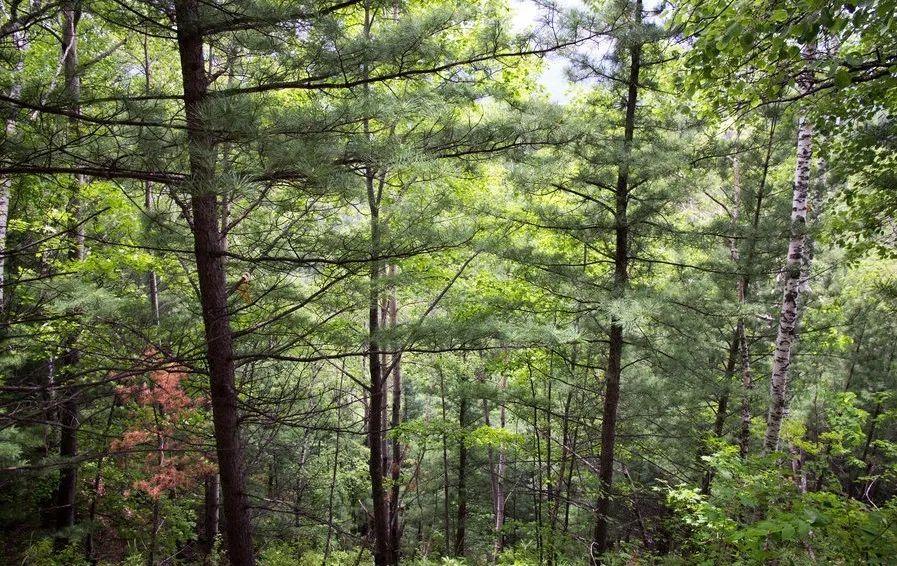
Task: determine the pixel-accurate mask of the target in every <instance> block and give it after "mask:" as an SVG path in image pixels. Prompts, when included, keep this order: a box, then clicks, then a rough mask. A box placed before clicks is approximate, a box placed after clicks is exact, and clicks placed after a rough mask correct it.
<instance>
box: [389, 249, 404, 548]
mask: <svg viewBox="0 0 897 566" xmlns="http://www.w3.org/2000/svg"><path fill="white" fill-rule="evenodd" d="M396 271H397V268H396V266H395V265H391V266H389V272H388V273H389V275H390V277H395V276H396ZM388 311H389V325H390V328H392V329H393V330H395V329H396V326H397V325H398V316H399V312H398V303H397V301H396V290H395V286H393V287H392V289H391V291H390V296H389V300H388ZM390 373H391V374H392V421H391V422H390V430H392V431H393V434H394V435H395V433H396V431H397V429H398V427H399V425H400V424H402V366H401V356H400V355H399V354H398V352H393V354H392V356H391V360H390ZM403 450H404V448H403V446H402V443H401V440H400V439H399V437H398V436H393V439H392V462H391V464H392V465H391V470H390V471H391V479H392V486H391V493H390V496H389V529H390V533H389V534H390V537H389V538H390V547H391V548H392V554H393V556H392V558H393V563H394V564H398V563H399V559H400V558H401V556H400V552H399V550H400V548H401V536H402V526H401V523H400V517H399V514H400V510H401V505H400V503H401V502H400V501H399V498H400V497H401V491H400V489H399V487H400V486H399V479H400V477H401V472H402V453H403Z"/></svg>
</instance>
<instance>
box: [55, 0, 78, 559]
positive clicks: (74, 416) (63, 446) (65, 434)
mask: <svg viewBox="0 0 897 566" xmlns="http://www.w3.org/2000/svg"><path fill="white" fill-rule="evenodd" d="M62 19H63V29H62V65H63V74H64V77H65V93H66V96H67V97H68V104H69V107H70V109H71V110H72V111H73V112H80V103H79V100H80V97H81V79H80V76H79V74H78V33H77V29H78V21H79V20H80V19H81V11H80V6H79V5H78V4H77V3H76V2H66V3H65V4H64V5H63V7H62ZM68 128H69V131H68V136H69V138H70V140H76V139H77V138H78V124H77V122H76V121H75V120H74V119H71V120H69V127H68ZM83 183H84V179H83V177H81V176H80V175H76V176H75V178H74V183H73V187H72V195H71V197H70V201H69V207H70V210H71V211H72V214H73V215H74V217H75V219H76V220H77V218H78V216H79V214H78V212H79V208H80V205H79V193H80V189H81V185H82V184H83ZM68 238H69V240H70V244H69V245H70V246H71V248H70V250H69V259H71V260H72V261H80V260H82V259H84V232H83V229H82V228H81V227H80V225H78V226H77V227H75V228H73V229H72V230H71V231H70V232H69V234H68ZM68 314H69V316H73V317H76V316H77V314H78V313H77V312H75V311H70V312H69V313H68ZM76 341H77V333H75V334H71V335H69V336H67V337H66V338H65V344H64V347H65V352H64V353H63V355H62V356H61V357H60V359H59V362H60V369H61V372H60V373H61V380H60V381H61V384H62V385H69V386H71V385H74V384H73V381H74V372H75V369H74V368H75V366H77V365H78V362H79V361H80V359H81V354H80V352H79V351H78V349H77V345H76V343H75V342H76ZM61 395H62V396H63V397H64V398H63V400H62V401H61V402H60V404H59V410H58V419H59V457H60V459H61V460H62V462H63V466H62V467H61V468H60V470H59V484H58V485H57V487H56V521H55V526H56V538H55V541H54V547H55V548H56V549H57V550H58V549H61V548H63V547H65V546H66V545H67V544H68V542H69V532H68V531H69V530H70V529H71V528H72V527H73V526H74V525H75V496H76V494H77V490H78V465H77V464H76V463H75V462H74V460H75V458H77V456H78V426H79V416H78V411H79V409H78V389H77V388H75V387H69V388H68V389H66V390H64V391H63V392H61Z"/></svg>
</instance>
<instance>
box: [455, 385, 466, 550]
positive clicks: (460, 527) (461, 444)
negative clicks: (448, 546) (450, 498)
mask: <svg viewBox="0 0 897 566" xmlns="http://www.w3.org/2000/svg"><path fill="white" fill-rule="evenodd" d="M458 427H459V428H460V430H461V436H460V438H459V440H458V518H457V523H456V525H455V556H457V557H458V558H461V557H463V556H464V550H465V540H464V537H465V534H466V532H467V441H466V439H465V438H464V436H465V433H466V430H467V396H466V395H465V394H464V392H463V390H462V392H461V399H460V400H459V401H458Z"/></svg>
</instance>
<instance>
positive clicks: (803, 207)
mask: <svg viewBox="0 0 897 566" xmlns="http://www.w3.org/2000/svg"><path fill="white" fill-rule="evenodd" d="M814 53H815V48H814V47H813V46H804V48H803V50H802V55H803V57H804V59H805V61H806V63H805V65H806V66H805V69H804V70H803V71H802V72H801V74H800V76H799V77H798V89H799V90H800V92H801V93H807V92H809V91H810V89H812V87H813V82H814V81H813V73H812V70H811V69H810V66H809V61H810V60H811V59H812V57H813V56H814ZM812 157H813V125H812V123H811V122H810V119H809V117H808V116H807V111H806V110H802V111H801V115H800V121H799V124H798V128H797V162H796V165H795V168H794V192H793V196H792V201H791V239H790V242H789V244H788V259H787V262H786V264H785V271H784V276H785V281H784V289H783V291H782V303H781V311H780V314H779V327H778V331H777V332H776V342H775V350H774V351H773V365H772V378H771V379H770V384H769V390H770V401H769V412H768V416H767V421H766V423H767V424H766V436H765V437H764V439H763V451H764V453H769V452H773V451H775V450H777V449H778V444H779V431H780V429H781V427H782V419H783V418H784V415H785V410H786V406H787V402H788V397H787V395H788V369H789V368H790V366H791V348H792V346H793V344H794V342H795V340H796V338H797V317H798V298H799V296H800V291H801V289H800V288H801V272H802V270H803V269H804V266H805V262H806V260H805V257H804V254H805V250H804V248H805V242H806V238H805V237H804V236H805V234H806V230H807V195H808V192H809V185H810V165H811V160H812Z"/></svg>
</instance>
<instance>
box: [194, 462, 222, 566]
mask: <svg viewBox="0 0 897 566" xmlns="http://www.w3.org/2000/svg"><path fill="white" fill-rule="evenodd" d="M220 489H221V488H220V485H219V482H218V474H209V475H207V476H206V477H205V478H204V479H203V499H202V510H201V511H202V517H201V519H202V521H201V523H200V530H199V533H198V534H199V546H200V551H201V552H202V553H203V555H204V556H205V557H206V562H204V563H208V557H209V555H210V554H211V553H212V550H214V548H215V539H216V538H217V537H218V528H219V524H218V510H219V507H220V505H221V503H220V500H221V499H220V498H221V493H220Z"/></svg>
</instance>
